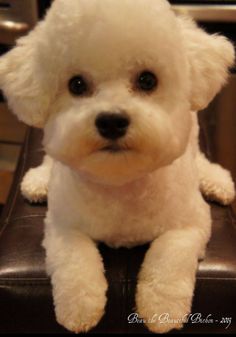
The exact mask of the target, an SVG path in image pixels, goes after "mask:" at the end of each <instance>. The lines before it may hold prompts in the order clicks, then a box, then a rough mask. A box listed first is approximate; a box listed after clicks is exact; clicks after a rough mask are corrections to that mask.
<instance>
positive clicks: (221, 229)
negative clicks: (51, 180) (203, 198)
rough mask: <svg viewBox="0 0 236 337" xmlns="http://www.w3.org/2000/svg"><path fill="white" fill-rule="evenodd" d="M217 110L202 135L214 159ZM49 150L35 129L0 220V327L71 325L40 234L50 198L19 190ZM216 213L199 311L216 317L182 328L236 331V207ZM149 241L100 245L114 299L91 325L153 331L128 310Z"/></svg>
mask: <svg viewBox="0 0 236 337" xmlns="http://www.w3.org/2000/svg"><path fill="white" fill-rule="evenodd" d="M213 110H214V109H213ZM213 115H215V117H216V115H217V114H216V113H215V110H214V111H213V112H212V111H211V113H210V115H209V113H208V112H206V113H204V114H202V116H201V124H202V136H201V137H202V139H203V138H204V139H207V142H203V144H204V147H205V151H206V153H208V156H210V157H212V158H213V159H214V156H215V157H216V156H217V149H218V147H217V146H216V144H213V143H211V142H212V140H213V141H214V139H217V137H215V134H214V132H215V127H214V125H216V124H214V123H215V120H214V118H213V117H214V116H213ZM42 155H43V151H42V148H41V132H40V131H38V130H35V129H29V130H28V133H27V136H26V141H25V145H24V149H23V150H22V155H21V159H20V162H19V164H18V169H17V171H16V174H15V180H14V183H13V186H12V189H11V194H10V196H9V200H8V203H7V206H6V207H5V210H4V213H3V216H2V218H1V223H0V313H1V314H0V333H6V332H13V333H14V332H15V333H16V332H17V333H19V332H23V333H27V332H28V333H29V332H31V333H32V332H39V333H45V332H48V333H56V332H60V333H65V332H66V331H65V330H64V329H63V328H62V327H60V326H59V325H58V324H57V323H56V321H55V317H54V311H53V304H52V295H51V287H50V282H49V279H48V277H47V276H46V273H45V264H44V251H43V249H42V247H41V241H42V237H43V226H44V225H43V218H44V215H45V211H46V205H34V206H33V205H30V204H29V203H28V202H27V201H25V200H24V199H23V198H22V196H21V194H20V190H19V183H20V181H21V179H22V176H23V175H24V173H25V172H26V171H27V170H28V169H29V168H30V167H33V166H37V165H38V164H39V163H40V162H41V158H42ZM218 156H219V153H218ZM217 158H218V157H217ZM235 159H236V156H235V158H234V160H235ZM212 217H213V234H212V238H211V240H210V243H209V245H208V249H207V255H206V258H205V259H204V261H202V262H201V263H200V265H199V270H198V273H197V284H196V291H195V296H194V303H193V309H192V312H193V313H201V314H202V317H203V318H205V317H206V316H207V315H209V314H211V315H212V318H213V319H214V320H215V322H214V323H213V324H210V323H208V324H190V323H189V324H186V326H185V328H184V330H182V332H183V333H189V332H215V333H216V332H223V333H232V332H235V331H236V305H235V303H236V226H235V224H236V221H235V215H234V212H233V210H232V209H231V208H230V207H221V206H218V205H216V204H212ZM147 248H148V246H143V247H137V248H134V249H130V250H128V249H118V250H114V249H109V248H108V247H106V246H104V245H101V246H100V250H101V253H102V256H103V258H104V263H105V269H106V276H107V279H108V281H109V291H108V304H107V308H106V314H105V316H104V318H103V319H102V321H101V322H100V323H99V325H98V326H97V327H96V328H95V329H94V330H93V331H92V332H104V333H108V332H117V333H118V332H119V333H141V332H144V333H146V332H148V331H147V330H146V328H145V327H144V326H143V325H141V324H128V323H127V317H128V315H129V314H130V313H132V312H135V302H134V293H135V285H136V277H137V273H138V270H139V268H140V265H141V262H142V260H143V257H144V254H145V251H146V250H147ZM72 277H73V276H72ZM224 317H232V320H233V321H232V323H231V326H230V327H229V328H228V329H227V330H226V329H225V327H226V325H227V324H221V323H220V321H221V319H222V318H224ZM216 320H217V321H218V322H216Z"/></svg>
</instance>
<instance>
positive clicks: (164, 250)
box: [136, 224, 209, 333]
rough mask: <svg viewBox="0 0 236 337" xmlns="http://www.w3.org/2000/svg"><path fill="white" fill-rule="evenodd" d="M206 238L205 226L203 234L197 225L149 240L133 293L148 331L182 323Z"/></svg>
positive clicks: (164, 329) (165, 329)
mask: <svg viewBox="0 0 236 337" xmlns="http://www.w3.org/2000/svg"><path fill="white" fill-rule="evenodd" d="M206 226H207V224H206ZM207 232H208V233H207ZM208 238H209V229H208V228H206V231H205V233H204V230H203V232H202V231H201V230H200V229H199V228H189V229H177V230H170V231H168V232H166V233H165V234H163V235H162V236H160V237H159V238H158V239H156V240H155V241H154V242H153V243H152V245H151V247H150V249H149V251H148V252H147V254H146V257H145V259H144V262H143V265H142V268H141V271H140V274H139V280H138V285H137V293H136V305H137V310H138V313H139V315H140V317H142V318H143V319H144V320H145V323H146V325H147V326H148V328H149V329H150V330H151V331H153V332H156V333H165V332H168V331H170V330H172V329H180V328H181V327H182V326H183V323H184V321H185V319H186V318H187V316H188V314H189V313H190V310H191V303H192V296H193V291H194V286H195V273H196V270H197V265H198V259H199V257H200V256H201V254H202V252H203V250H204V248H205V245H206V242H207V240H208Z"/></svg>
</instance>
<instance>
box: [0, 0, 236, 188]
mask: <svg viewBox="0 0 236 337" xmlns="http://www.w3.org/2000/svg"><path fill="white" fill-rule="evenodd" d="M233 60H234V51H233V47H232V45H231V44H230V43H229V42H228V41H227V40H226V39H225V38H223V37H221V36H210V35H208V34H206V33H205V32H203V31H202V30H200V29H199V28H197V26H196V25H195V24H194V23H193V22H192V21H191V20H189V19H186V18H181V17H176V16H175V14H174V13H173V12H172V11H171V9H170V6H169V4H168V2H167V1H165V0H158V1H157V0H122V1H116V0H102V1H101V0H90V1H88V0H76V1H75V0H55V1H54V4H53V6H52V8H51V10H50V11H49V13H48V15H47V17H46V19H45V20H44V21H43V22H42V23H40V24H39V25H38V26H37V28H36V29H35V30H34V31H32V32H31V33H30V34H29V35H28V36H26V37H24V38H22V39H20V40H19V41H18V44H17V46H16V48H14V49H13V50H12V51H11V52H9V53H8V54H7V55H5V56H4V57H3V58H2V59H1V61H0V85H1V87H2V88H3V90H4V92H5V95H6V96H7V97H8V102H9V105H10V107H11V108H12V109H13V111H14V112H15V113H16V114H17V115H18V117H19V118H20V119H21V120H23V121H25V122H26V123H28V124H30V125H34V126H40V127H44V133H45V135H44V145H45V148H46V151H47V152H48V153H49V154H50V155H51V156H53V157H54V158H56V159H57V160H59V161H61V162H63V163H65V164H66V165H69V166H70V167H72V168H73V169H75V170H77V171H78V172H80V173H81V174H84V175H86V176H87V177H89V178H90V179H93V180H96V181H98V182H101V183H107V184H124V183H126V182H129V181H131V180H133V179H137V178H139V177H141V176H143V175H145V174H147V173H148V172H151V171H153V170H156V169H157V168H159V167H162V166H164V165H168V164H170V163H172V162H173V161H174V160H175V159H176V158H178V157H179V156H180V155H181V154H183V152H184V151H185V149H186V146H187V144H188V138H189V133H190V129H191V120H190V110H191V109H196V110H199V109H201V108H204V107H205V106H206V105H207V104H208V103H209V102H210V101H211V100H212V98H213V97H214V96H215V94H216V93H217V92H218V91H219V90H220V88H221V86H222V85H223V84H224V83H225V80H226V78H227V70H228V67H229V66H231V65H232V63H233Z"/></svg>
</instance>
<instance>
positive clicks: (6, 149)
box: [0, 0, 236, 212]
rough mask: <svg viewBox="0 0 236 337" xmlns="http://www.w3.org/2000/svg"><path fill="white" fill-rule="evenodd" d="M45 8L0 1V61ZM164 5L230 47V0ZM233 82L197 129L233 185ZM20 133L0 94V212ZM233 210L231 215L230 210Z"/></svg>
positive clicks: (39, 2) (234, 11) (34, 2)
mask: <svg viewBox="0 0 236 337" xmlns="http://www.w3.org/2000/svg"><path fill="white" fill-rule="evenodd" d="M74 1H77V0H74ZM101 1H102V0H101ZM120 1H122V0H120ZM147 1H148V0H147ZM157 1H158V0H157ZM51 2H52V1H51V0H0V54H1V55H3V54H4V53H6V52H7V51H8V50H9V49H10V48H12V46H14V43H15V41H16V39H17V38H18V37H20V36H22V35H24V34H27V32H28V31H29V30H31V29H32V28H33V27H34V26H35V24H36V23H37V21H38V20H40V19H42V18H43V17H44V15H45V13H46V11H47V8H48V7H49V6H50V4H51ZM170 2H171V3H172V5H173V7H174V9H175V10H176V11H177V12H180V13H188V14H190V15H191V16H193V17H194V18H195V19H196V20H197V21H198V22H199V24H200V25H202V26H203V27H204V28H205V29H206V30H207V31H209V32H211V33H215V32H219V33H222V34H224V35H226V36H227V37H229V38H230V39H231V40H232V41H234V42H235V43H236V0H231V1H220V0H209V1H207V0H205V1H193V0H189V1H187V0H185V1H181V0H173V1H170ZM26 62H27V60H26ZM235 76H236V75H235V69H232V72H231V77H230V81H229V84H228V85H227V87H226V88H225V89H224V90H223V91H222V92H221V94H220V95H218V96H217V98H216V99H215V100H214V101H213V102H212V104H211V105H210V106H209V107H208V109H207V110H206V111H204V112H202V113H201V123H202V121H204V123H203V127H202V132H203V133H205V136H206V137H208V141H207V144H208V145H207V148H206V152H207V154H208V156H209V157H210V158H211V159H212V160H213V161H216V162H220V163H221V164H222V165H224V166H225V167H227V168H228V169H230V170H231V172H232V174H233V175H234V177H235V179H236V111H235V110H236V98H235V96H236V77H235ZM206 128H207V130H205V129H206ZM25 130H26V127H25V125H23V124H22V123H19V122H18V121H17V119H16V118H15V117H14V116H13V114H12V113H11V112H10V111H9V110H8V108H7V105H6V102H5V101H4V98H3V96H2V94H1V93H0V212H1V207H2V205H4V203H5V202H6V199H7V196H8V192H9V188H10V186H11V182H12V178H13V175H14V170H15V167H16V163H17V160H18V157H19V154H20V150H21V146H22V144H23V141H24V135H25ZM234 207H235V210H236V204H235V205H234Z"/></svg>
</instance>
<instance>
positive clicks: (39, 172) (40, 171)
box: [21, 166, 49, 203]
mask: <svg viewBox="0 0 236 337" xmlns="http://www.w3.org/2000/svg"><path fill="white" fill-rule="evenodd" d="M48 180H49V176H48V172H47V170H45V168H44V167H42V166H39V167H36V168H32V169H30V170H29V171H28V172H27V173H26V174H25V176H24V178H23V180H22V182H21V193H22V195H23V196H24V197H25V198H26V199H27V200H28V201H29V202H31V203H37V202H39V203H41V202H44V201H46V200H47V192H48Z"/></svg>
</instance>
